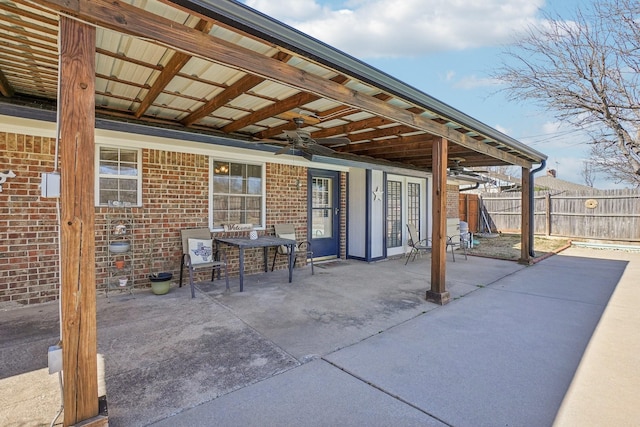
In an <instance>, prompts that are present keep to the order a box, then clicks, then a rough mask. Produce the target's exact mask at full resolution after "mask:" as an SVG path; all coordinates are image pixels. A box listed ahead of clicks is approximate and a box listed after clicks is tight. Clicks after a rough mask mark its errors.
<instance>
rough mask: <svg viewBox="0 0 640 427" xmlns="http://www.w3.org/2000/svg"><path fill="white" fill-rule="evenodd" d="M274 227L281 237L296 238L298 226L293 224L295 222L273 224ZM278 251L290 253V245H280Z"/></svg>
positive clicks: (277, 234)
mask: <svg viewBox="0 0 640 427" xmlns="http://www.w3.org/2000/svg"><path fill="white" fill-rule="evenodd" d="M273 229H274V231H275V233H276V236H277V237H281V238H283V239H291V240H296V241H297V239H296V228H295V227H294V226H293V224H274V225H273ZM278 251H279V252H280V253H281V254H288V253H289V246H285V245H280V246H279V247H278Z"/></svg>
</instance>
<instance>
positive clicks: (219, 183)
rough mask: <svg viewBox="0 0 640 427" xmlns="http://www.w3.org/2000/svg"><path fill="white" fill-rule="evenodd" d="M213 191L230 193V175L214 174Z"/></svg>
mask: <svg viewBox="0 0 640 427" xmlns="http://www.w3.org/2000/svg"><path fill="white" fill-rule="evenodd" d="M213 192H214V193H216V194H217V193H225V194H226V193H228V192H229V177H228V176H220V175H214V177H213Z"/></svg>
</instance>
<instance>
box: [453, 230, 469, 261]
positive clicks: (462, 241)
mask: <svg viewBox="0 0 640 427" xmlns="http://www.w3.org/2000/svg"><path fill="white" fill-rule="evenodd" d="M471 236H472V235H471V233H469V232H466V233H460V234H456V235H455V236H448V237H447V247H448V248H449V247H450V248H451V256H452V257H453V262H456V255H455V253H454V252H453V251H454V249H455V248H456V247H460V248H461V249H462V251H463V252H464V259H468V258H467V249H468V248H470V247H471V239H472V237H471Z"/></svg>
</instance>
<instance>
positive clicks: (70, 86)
mask: <svg viewBox="0 0 640 427" xmlns="http://www.w3.org/2000/svg"><path fill="white" fill-rule="evenodd" d="M59 37H60V65H59V66H60V99H59V100H58V102H59V103H60V104H59V109H60V114H59V121H60V123H59V128H60V154H61V157H60V174H61V175H60V178H61V189H60V190H61V192H60V194H61V197H60V205H61V225H60V229H61V237H60V243H61V257H62V264H61V265H60V274H61V278H62V290H61V296H60V299H61V301H60V303H61V312H62V318H61V320H60V321H61V323H62V366H63V378H64V393H63V397H64V425H65V426H70V425H75V424H78V423H80V422H82V421H85V420H89V419H91V418H94V417H96V416H98V370H97V360H96V357H97V339H96V280H95V240H94V239H95V237H94V229H95V213H94V209H95V208H94V151H95V137H94V134H95V69H94V68H95V47H96V30H95V28H94V27H92V26H90V25H87V24H83V23H81V22H79V21H76V20H74V19H70V18H67V17H65V16H60V30H59Z"/></svg>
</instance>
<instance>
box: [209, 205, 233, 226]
mask: <svg viewBox="0 0 640 427" xmlns="http://www.w3.org/2000/svg"><path fill="white" fill-rule="evenodd" d="M227 223H229V217H228V215H227V211H226V210H223V209H218V210H214V211H213V226H214V227H222V225H223V224H227Z"/></svg>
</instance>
